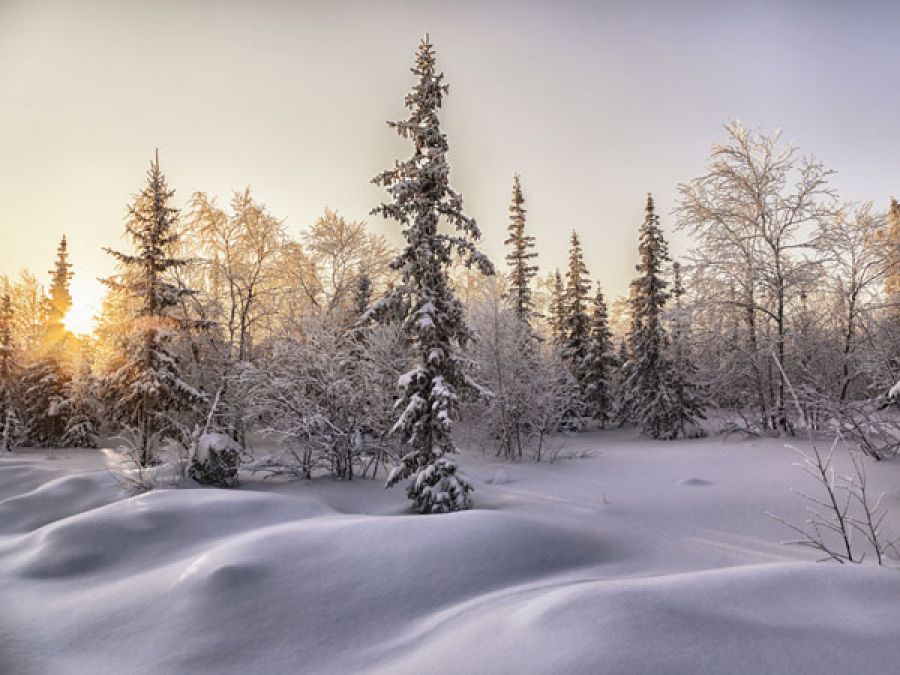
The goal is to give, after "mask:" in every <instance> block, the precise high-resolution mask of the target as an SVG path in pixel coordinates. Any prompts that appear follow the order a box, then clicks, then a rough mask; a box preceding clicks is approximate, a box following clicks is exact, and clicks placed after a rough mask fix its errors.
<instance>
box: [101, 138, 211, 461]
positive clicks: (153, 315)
mask: <svg viewBox="0 0 900 675" xmlns="http://www.w3.org/2000/svg"><path fill="white" fill-rule="evenodd" d="M174 194H175V191H174V190H171V189H169V187H168V185H167V183H166V179H165V176H164V175H163V173H162V171H161V170H160V166H159V152H158V151H157V153H156V157H155V159H154V160H153V161H152V162H151V163H150V169H149V170H148V172H147V185H146V186H145V187H144V188H143V189H142V190H141V191H140V192H139V193H138V194H137V195H136V197H135V199H134V202H133V203H132V204H131V205H130V206H129V207H128V217H127V220H126V223H125V231H126V233H127V234H128V236H129V237H130V238H131V241H132V245H133V247H134V251H135V252H134V253H133V254H128V253H121V252H119V251H115V250H113V249H110V248H107V249H105V250H106V252H107V253H109V254H110V255H112V256H113V257H115V258H116V260H117V261H118V263H119V267H120V269H121V273H120V274H119V275H118V276H117V277H114V278H109V279H105V280H104V283H106V284H107V286H109V287H110V288H111V289H112V290H113V291H114V292H119V293H123V294H124V295H125V296H126V297H128V298H131V299H132V301H133V302H134V304H135V306H136V308H137V309H136V311H135V313H134V315H133V316H132V317H131V330H130V331H129V335H128V338H127V340H126V344H125V345H124V346H123V350H122V353H121V354H120V359H119V361H118V364H117V367H116V368H115V370H114V371H113V372H112V373H111V374H110V376H109V379H108V386H109V387H110V389H111V391H112V393H113V395H114V396H115V397H116V401H115V403H114V414H115V417H116V418H117V419H118V421H120V422H121V423H124V424H127V425H130V426H133V427H134V430H135V431H136V435H137V446H138V447H137V448H136V450H137V451H138V458H139V461H140V463H141V465H143V466H147V465H148V464H150V463H152V461H153V455H152V453H153V447H152V446H153V439H154V438H155V437H157V436H158V435H160V434H164V433H167V432H168V433H171V432H174V431H175V424H174V423H173V418H172V416H171V414H170V411H177V410H188V409H190V408H191V407H192V406H193V405H195V404H196V403H198V402H199V401H200V400H202V398H203V396H202V394H201V393H200V392H199V391H197V390H196V389H195V388H194V387H192V386H191V385H190V384H188V383H187V382H186V381H185V380H184V379H183V378H182V375H181V364H180V362H179V359H178V356H177V354H176V352H175V350H174V348H173V344H172V343H173V340H174V339H175V338H177V337H178V336H179V334H180V333H182V332H183V331H185V330H186V329H188V328H189V327H190V326H191V325H192V324H191V323H189V322H187V321H185V320H183V319H179V318H176V316H175V313H174V312H173V308H175V307H177V306H178V305H179V301H180V300H181V299H182V298H183V297H184V296H186V295H190V294H191V293H193V291H191V290H190V289H188V288H186V287H185V286H183V285H181V284H180V283H178V282H177V281H176V280H175V278H174V275H172V274H167V273H170V272H172V271H174V270H175V268H178V267H181V266H183V265H186V264H187V263H188V261H187V260H185V259H182V258H177V257H174V256H173V255H172V253H171V252H172V250H173V249H174V247H175V245H176V243H177V241H178V232H177V223H178V210H177V209H176V208H174V207H172V206H170V200H171V199H172V197H173V196H174Z"/></svg>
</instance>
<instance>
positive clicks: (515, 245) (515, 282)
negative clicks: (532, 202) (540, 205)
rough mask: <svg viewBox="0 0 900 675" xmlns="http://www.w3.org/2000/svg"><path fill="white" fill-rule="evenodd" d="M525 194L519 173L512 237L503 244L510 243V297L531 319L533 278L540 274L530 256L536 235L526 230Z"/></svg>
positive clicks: (518, 310) (523, 316)
mask: <svg viewBox="0 0 900 675" xmlns="http://www.w3.org/2000/svg"><path fill="white" fill-rule="evenodd" d="M525 213H526V210H525V197H524V196H523V195H522V184H521V182H520V180H519V176H518V175H516V176H515V177H514V178H513V190H512V203H511V204H510V206H509V238H507V240H506V241H505V242H503V243H504V244H506V245H507V246H510V247H511V250H510V252H509V253H507V254H506V261H507V262H508V263H509V268H510V272H509V301H510V304H511V305H512V307H513V309H514V310H515V312H516V315H517V316H518V317H519V319H520V320H521V321H525V322H528V321H529V319H530V318H531V316H532V314H533V313H534V300H533V298H532V294H531V280H532V279H534V277H535V275H537V270H538V268H537V265H533V264H531V262H530V261H531V260H533V259H534V258H536V257H537V253H535V252H534V237H532V236H530V235H527V234H525Z"/></svg>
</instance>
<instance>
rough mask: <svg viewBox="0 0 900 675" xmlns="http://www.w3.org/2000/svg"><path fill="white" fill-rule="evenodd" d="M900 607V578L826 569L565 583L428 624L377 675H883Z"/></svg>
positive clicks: (891, 660)
mask: <svg viewBox="0 0 900 675" xmlns="http://www.w3.org/2000/svg"><path fill="white" fill-rule="evenodd" d="M898 596H900V575H898V574H897V573H896V572H895V571H892V570H886V569H883V568H877V567H870V566H865V567H864V566H838V565H816V564H815V563H780V564H774V565H755V566H747V567H739V568H730V569H724V570H713V571H704V572H696V573H690V574H679V575H668V576H663V577H655V578H641V579H631V580H616V581H601V580H597V581H581V582H574V583H572V582H563V583H559V584H552V585H549V586H547V587H544V588H538V589H533V590H526V591H516V592H511V593H508V594H506V595H505V596H503V597H492V598H489V599H487V600H485V601H481V602H476V603H472V604H470V605H468V606H466V607H463V608H461V609H460V611H459V612H458V613H457V614H456V615H455V616H453V617H452V621H451V620H449V619H450V617H446V620H445V621H443V622H442V623H440V624H439V625H438V624H431V625H423V626H422V630H421V631H419V632H418V633H415V634H412V635H411V636H410V637H411V638H412V637H414V638H415V642H413V640H412V639H411V640H410V643H409V644H407V645H397V644H394V645H390V650H389V652H390V654H392V655H394V658H390V659H386V660H385V661H384V662H382V663H381V666H380V668H378V669H377V670H376V671H375V672H378V673H384V674H387V673H394V674H400V673H410V674H412V673H423V672H429V673H445V672H462V673H476V672H486V673H487V672H489V673H511V674H512V673H604V674H609V675H616V674H621V675H631V674H633V673H667V674H668V675H696V674H697V673H730V674H742V673H746V674H747V675H758V674H759V673H767V674H768V675H779V674H784V675H795V674H796V673H847V672H853V673H872V674H873V675H875V674H883V673H887V672H894V671H895V670H896V663H897V659H898V657H900V626H898V623H897V619H898V616H900V612H898V610H897V607H896V598H897V597H898ZM438 629H439V630H438ZM485 636H490V639H488V640H486V639H484V637H485ZM472 645H477V649H472ZM402 647H406V649H403V648H402ZM412 647H415V649H412ZM398 652H399V653H400V654H401V656H399V657H396V654H397V653H398ZM386 656H387V654H386ZM450 664H452V667H451V665H450Z"/></svg>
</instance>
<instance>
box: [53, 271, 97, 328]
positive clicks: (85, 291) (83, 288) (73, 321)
mask: <svg viewBox="0 0 900 675" xmlns="http://www.w3.org/2000/svg"><path fill="white" fill-rule="evenodd" d="M69 292H70V293H71V294H72V307H71V308H70V309H69V311H68V312H67V313H66V316H65V318H64V319H63V323H64V324H65V326H66V329H67V330H69V331H71V332H72V333H75V334H76V335H90V334H91V333H93V332H94V328H95V326H96V323H97V321H96V317H97V314H98V313H99V312H100V306H101V304H102V302H103V293H104V288H103V286H102V285H101V284H100V283H99V282H90V281H81V282H79V281H78V280H73V282H72V287H71V288H70V289H69Z"/></svg>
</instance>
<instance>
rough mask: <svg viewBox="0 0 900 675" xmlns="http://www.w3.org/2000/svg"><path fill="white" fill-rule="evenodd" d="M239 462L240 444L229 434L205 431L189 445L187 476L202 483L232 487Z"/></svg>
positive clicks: (235, 479) (235, 483)
mask: <svg viewBox="0 0 900 675" xmlns="http://www.w3.org/2000/svg"><path fill="white" fill-rule="evenodd" d="M240 464H241V446H240V445H239V444H238V443H237V441H235V440H234V439H233V438H231V437H230V436H227V435H225V434H220V433H216V432H213V433H206V434H203V435H202V436H200V437H199V438H198V439H197V441H196V442H195V443H193V444H192V446H191V456H190V467H189V468H188V476H190V477H191V478H193V479H194V480H195V481H197V482H198V483H201V484H203V485H215V486H217V487H234V486H235V485H237V480H238V478H237V473H238V468H239V467H240Z"/></svg>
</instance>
